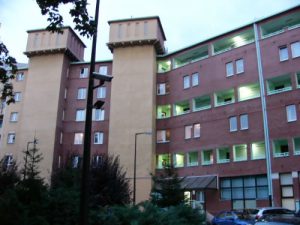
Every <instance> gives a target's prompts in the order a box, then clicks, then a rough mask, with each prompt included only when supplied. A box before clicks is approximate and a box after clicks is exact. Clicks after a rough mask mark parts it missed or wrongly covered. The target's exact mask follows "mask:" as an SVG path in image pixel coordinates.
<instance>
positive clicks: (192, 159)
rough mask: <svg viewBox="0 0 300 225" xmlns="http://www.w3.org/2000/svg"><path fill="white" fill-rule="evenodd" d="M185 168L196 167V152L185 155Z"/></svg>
mask: <svg viewBox="0 0 300 225" xmlns="http://www.w3.org/2000/svg"><path fill="white" fill-rule="evenodd" d="M187 166H198V152H189V153H187Z"/></svg>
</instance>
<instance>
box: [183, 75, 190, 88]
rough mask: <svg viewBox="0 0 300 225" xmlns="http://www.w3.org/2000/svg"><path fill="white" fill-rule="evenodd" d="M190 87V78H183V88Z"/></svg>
mask: <svg viewBox="0 0 300 225" xmlns="http://www.w3.org/2000/svg"><path fill="white" fill-rule="evenodd" d="M189 87H190V76H184V77H183V88H184V89H186V88H189Z"/></svg>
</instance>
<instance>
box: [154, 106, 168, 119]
mask: <svg viewBox="0 0 300 225" xmlns="http://www.w3.org/2000/svg"><path fill="white" fill-rule="evenodd" d="M156 116H157V119H164V118H169V117H170V116H171V105H159V106H157V115H156Z"/></svg>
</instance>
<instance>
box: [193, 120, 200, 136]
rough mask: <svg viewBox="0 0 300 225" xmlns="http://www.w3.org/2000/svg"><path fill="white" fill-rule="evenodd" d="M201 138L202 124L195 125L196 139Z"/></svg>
mask: <svg viewBox="0 0 300 225" xmlns="http://www.w3.org/2000/svg"><path fill="white" fill-rule="evenodd" d="M197 137H200V123H197V124H194V138H197Z"/></svg>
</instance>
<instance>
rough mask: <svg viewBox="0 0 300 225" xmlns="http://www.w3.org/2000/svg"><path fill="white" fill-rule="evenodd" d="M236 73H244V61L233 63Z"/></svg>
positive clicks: (239, 60)
mask: <svg viewBox="0 0 300 225" xmlns="http://www.w3.org/2000/svg"><path fill="white" fill-rule="evenodd" d="M235 67H236V73H237V74H239V73H244V59H238V60H236V61H235Z"/></svg>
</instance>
